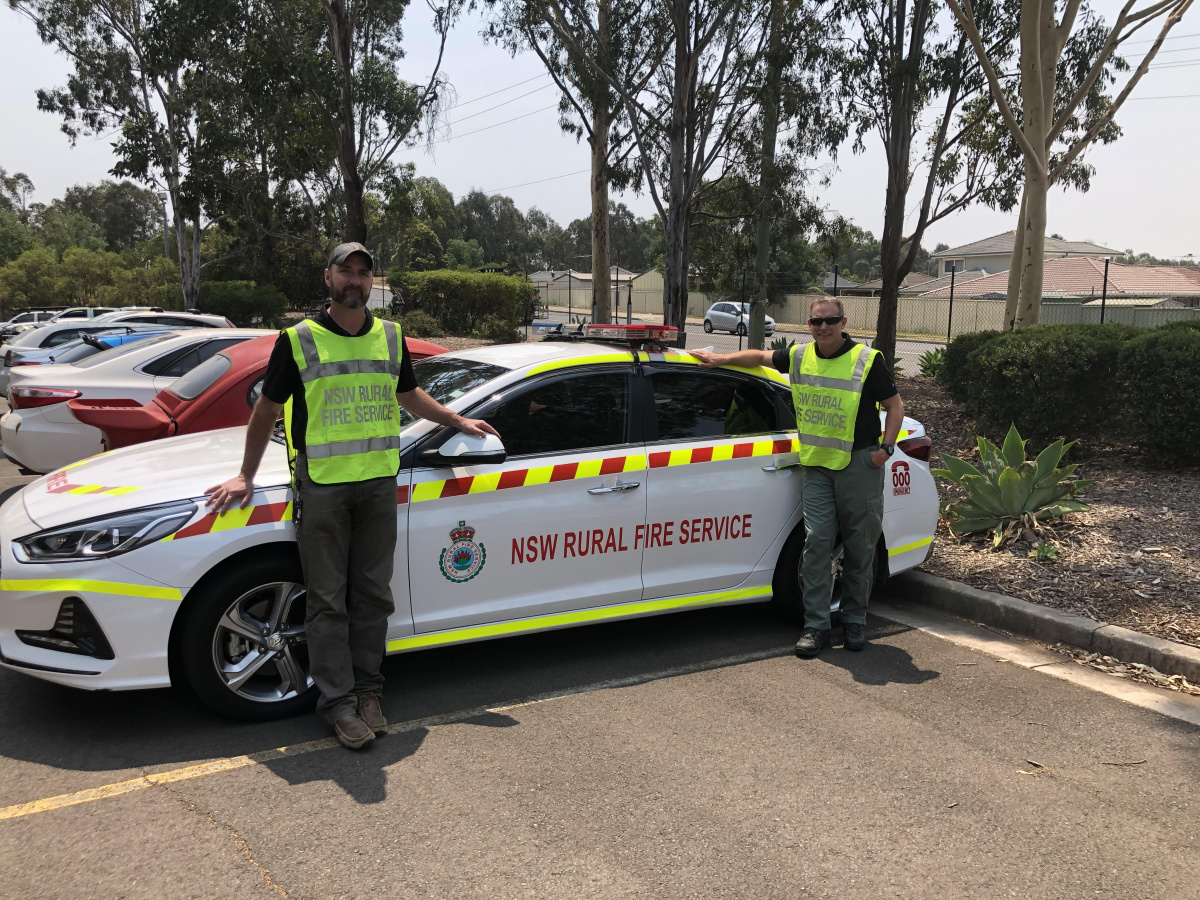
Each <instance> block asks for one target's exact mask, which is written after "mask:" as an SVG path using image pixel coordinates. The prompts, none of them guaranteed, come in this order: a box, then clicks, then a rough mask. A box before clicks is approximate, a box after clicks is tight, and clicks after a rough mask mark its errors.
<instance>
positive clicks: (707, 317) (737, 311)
mask: <svg viewBox="0 0 1200 900" xmlns="http://www.w3.org/2000/svg"><path fill="white" fill-rule="evenodd" d="M714 331H728V332H729V333H730V334H748V333H749V331H750V304H749V303H725V302H721V303H714V304H713V305H712V306H710V307H709V308H708V312H706V313H705V314H704V332H705V334H712V333H713V332H714ZM763 332H764V334H766V336H767V337H770V336H771V335H773V334H774V333H775V320H774V319H772V318H771V317H770V316H765V317H764V323H763Z"/></svg>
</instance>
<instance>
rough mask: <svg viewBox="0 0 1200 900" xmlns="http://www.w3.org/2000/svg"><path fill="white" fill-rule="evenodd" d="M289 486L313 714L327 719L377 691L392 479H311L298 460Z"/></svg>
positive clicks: (386, 611) (392, 551)
mask: <svg viewBox="0 0 1200 900" xmlns="http://www.w3.org/2000/svg"><path fill="white" fill-rule="evenodd" d="M295 484H296V498H297V500H298V501H299V502H298V503H297V504H296V506H295V507H294V509H296V510H298V513H297V512H293V521H295V523H296V541H297V543H298V544H299V545H300V563H301V565H302V566H303V567H304V582H305V585H306V586H307V588H308V599H307V607H306V615H305V619H304V625H305V628H306V630H307V633H308V656H309V667H310V670H311V672H312V677H313V681H315V682H316V685H317V687H318V688H319V689H320V691H321V699H320V700H318V701H317V712H318V713H319V714H320V715H321V716H323V717H324V718H325V720H326V721H327V722H329V723H330V724H332V723H334V722H336V721H337V720H338V719H340V718H341V717H342V716H346V715H352V714H353V713H355V712H356V711H357V709H358V695H359V694H367V693H379V692H381V691H382V690H383V675H382V674H380V672H379V666H380V663H381V662H382V661H383V654H384V650H385V645H386V643H387V621H388V617H389V616H391V614H392V612H393V611H394V610H395V608H396V606H395V602H394V601H393V599H392V588H391V582H392V563H393V561H394V558H395V555H396V479H395V478H372V479H369V480H367V481H351V482H346V483H345V484H317V483H315V482H313V481H312V480H310V479H309V478H308V472H307V467H306V465H305V461H304V458H303V457H300V458H298V459H297V460H296V472H295Z"/></svg>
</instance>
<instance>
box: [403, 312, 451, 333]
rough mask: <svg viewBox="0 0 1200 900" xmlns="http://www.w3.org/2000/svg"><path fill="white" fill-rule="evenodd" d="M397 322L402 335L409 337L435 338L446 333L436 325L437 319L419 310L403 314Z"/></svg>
mask: <svg viewBox="0 0 1200 900" xmlns="http://www.w3.org/2000/svg"><path fill="white" fill-rule="evenodd" d="M398 321H399V322H400V327H401V328H402V329H403V330H404V333H405V334H406V335H408V336H409V337H415V338H436V337H442V336H443V335H445V333H446V332H445V331H443V330H442V327H441V326H440V325H438V320H437V319H435V318H434V317H433V316H431V315H430V314H429V313H427V312H424V311H423V310H420V309H414V310H413V311H412V312H409V313H405V314H404V315H402V316H400V317H399V319H398Z"/></svg>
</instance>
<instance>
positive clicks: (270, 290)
mask: <svg viewBox="0 0 1200 900" xmlns="http://www.w3.org/2000/svg"><path fill="white" fill-rule="evenodd" d="M162 300H163V302H162V305H163V306H164V307H165V308H167V309H180V308H181V307H182V305H183V301H182V297H181V294H180V288H179V285H177V284H173V285H166V286H165V287H163V288H162ZM196 308H197V309H198V310H200V312H202V313H211V314H213V315H217V316H225V317H226V318H227V319H229V321H231V322H232V323H233V324H234V325H236V326H237V327H238V328H249V327H251V326H252V325H258V326H260V327H262V328H271V327H272V326H273V323H274V320H275V319H277V318H278V317H279V316H281V315H283V312H284V310H286V309H287V298H286V297H284V295H283V294H282V293H281V292H280V291H279V289H278V288H275V287H273V286H271V285H265V286H263V287H259V286H258V285H257V284H256V283H255V282H253V281H202V282H200V296H199V298H198V299H197V301H196Z"/></svg>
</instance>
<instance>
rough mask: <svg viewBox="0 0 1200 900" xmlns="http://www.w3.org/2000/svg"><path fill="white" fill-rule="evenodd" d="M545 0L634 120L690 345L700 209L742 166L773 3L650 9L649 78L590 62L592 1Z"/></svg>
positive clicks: (643, 32)
mask: <svg viewBox="0 0 1200 900" xmlns="http://www.w3.org/2000/svg"><path fill="white" fill-rule="evenodd" d="M545 3H546V7H547V11H548V12H549V14H550V17H549V24H550V26H551V27H552V29H553V31H554V34H555V37H556V38H557V39H558V41H560V42H561V43H562V45H563V46H564V47H568V48H571V50H572V51H573V52H575V53H576V54H577V56H578V58H580V59H585V60H587V65H588V66H589V68H590V69H591V71H592V72H593V73H594V74H595V75H596V76H597V77H599V78H602V79H603V80H604V81H605V82H606V83H607V84H608V85H609V87H611V88H612V90H613V92H614V93H615V94H616V96H617V98H618V100H620V101H621V103H622V104H623V106H624V112H625V115H627V116H628V117H629V128H630V132H631V133H632V135H633V141H634V144H635V146H636V152H637V156H638V160H639V162H640V165H641V169H642V178H643V181H642V186H643V187H644V188H645V189H646V190H647V192H648V193H649V194H650V197H651V200H652V201H653V202H654V206H655V209H656V210H657V211H658V214H659V217H660V219H661V220H662V224H663V234H664V239H665V250H666V252H665V254H664V264H663V320H664V322H665V323H666V324H668V325H675V326H677V327H679V328H680V332H681V335H680V337H681V339H682V331H683V329H684V327H685V323H686V317H687V292H688V285H687V272H688V231H689V228H690V225H691V217H692V213H693V211H694V209H695V204H696V203H697V202H698V199H699V195H700V194H701V192H702V191H703V189H704V185H705V184H706V182H713V181H715V180H718V179H719V177H720V174H721V173H723V172H724V171H725V169H726V168H735V167H736V166H737V165H739V164H740V162H739V161H737V160H735V159H734V158H733V156H734V154H736V153H737V151H738V148H739V144H738V141H737V138H738V136H739V135H740V133H741V131H742V130H743V129H744V128H745V126H746V124H747V122H748V121H750V119H751V118H752V116H753V114H754V111H755V109H756V106H755V103H754V96H753V83H754V74H753V73H754V66H753V64H752V61H753V60H755V59H758V58H759V57H761V55H762V53H763V50H764V48H765V45H766V34H767V29H766V27H765V14H766V7H765V6H763V5H762V4H756V3H754V2H752V0H664V2H662V3H654V4H642V5H641V8H640V16H639V17H638V18H637V19H636V21H637V23H638V25H637V34H638V36H639V39H640V40H642V41H648V42H652V43H653V44H654V45H655V46H661V47H662V48H663V53H662V59H661V64H660V65H659V66H658V67H657V68H656V69H655V70H654V72H653V74H652V76H651V78H650V79H649V81H643V79H642V77H641V75H640V73H639V74H638V75H636V76H631V74H630V73H628V72H626V71H624V70H623V69H621V68H619V67H617V66H615V65H614V64H613V63H612V62H611V61H608V62H606V61H605V60H603V59H594V58H589V57H588V56H587V54H586V48H585V47H584V46H582V45H581V43H580V42H579V40H577V38H576V35H578V34H586V35H588V36H589V38H590V40H592V41H594V42H598V41H599V38H600V35H599V33H598V31H597V27H596V23H595V21H594V19H593V16H592V11H591V9H590V7H589V4H588V2H587V0H545ZM710 176H711V177H710Z"/></svg>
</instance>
